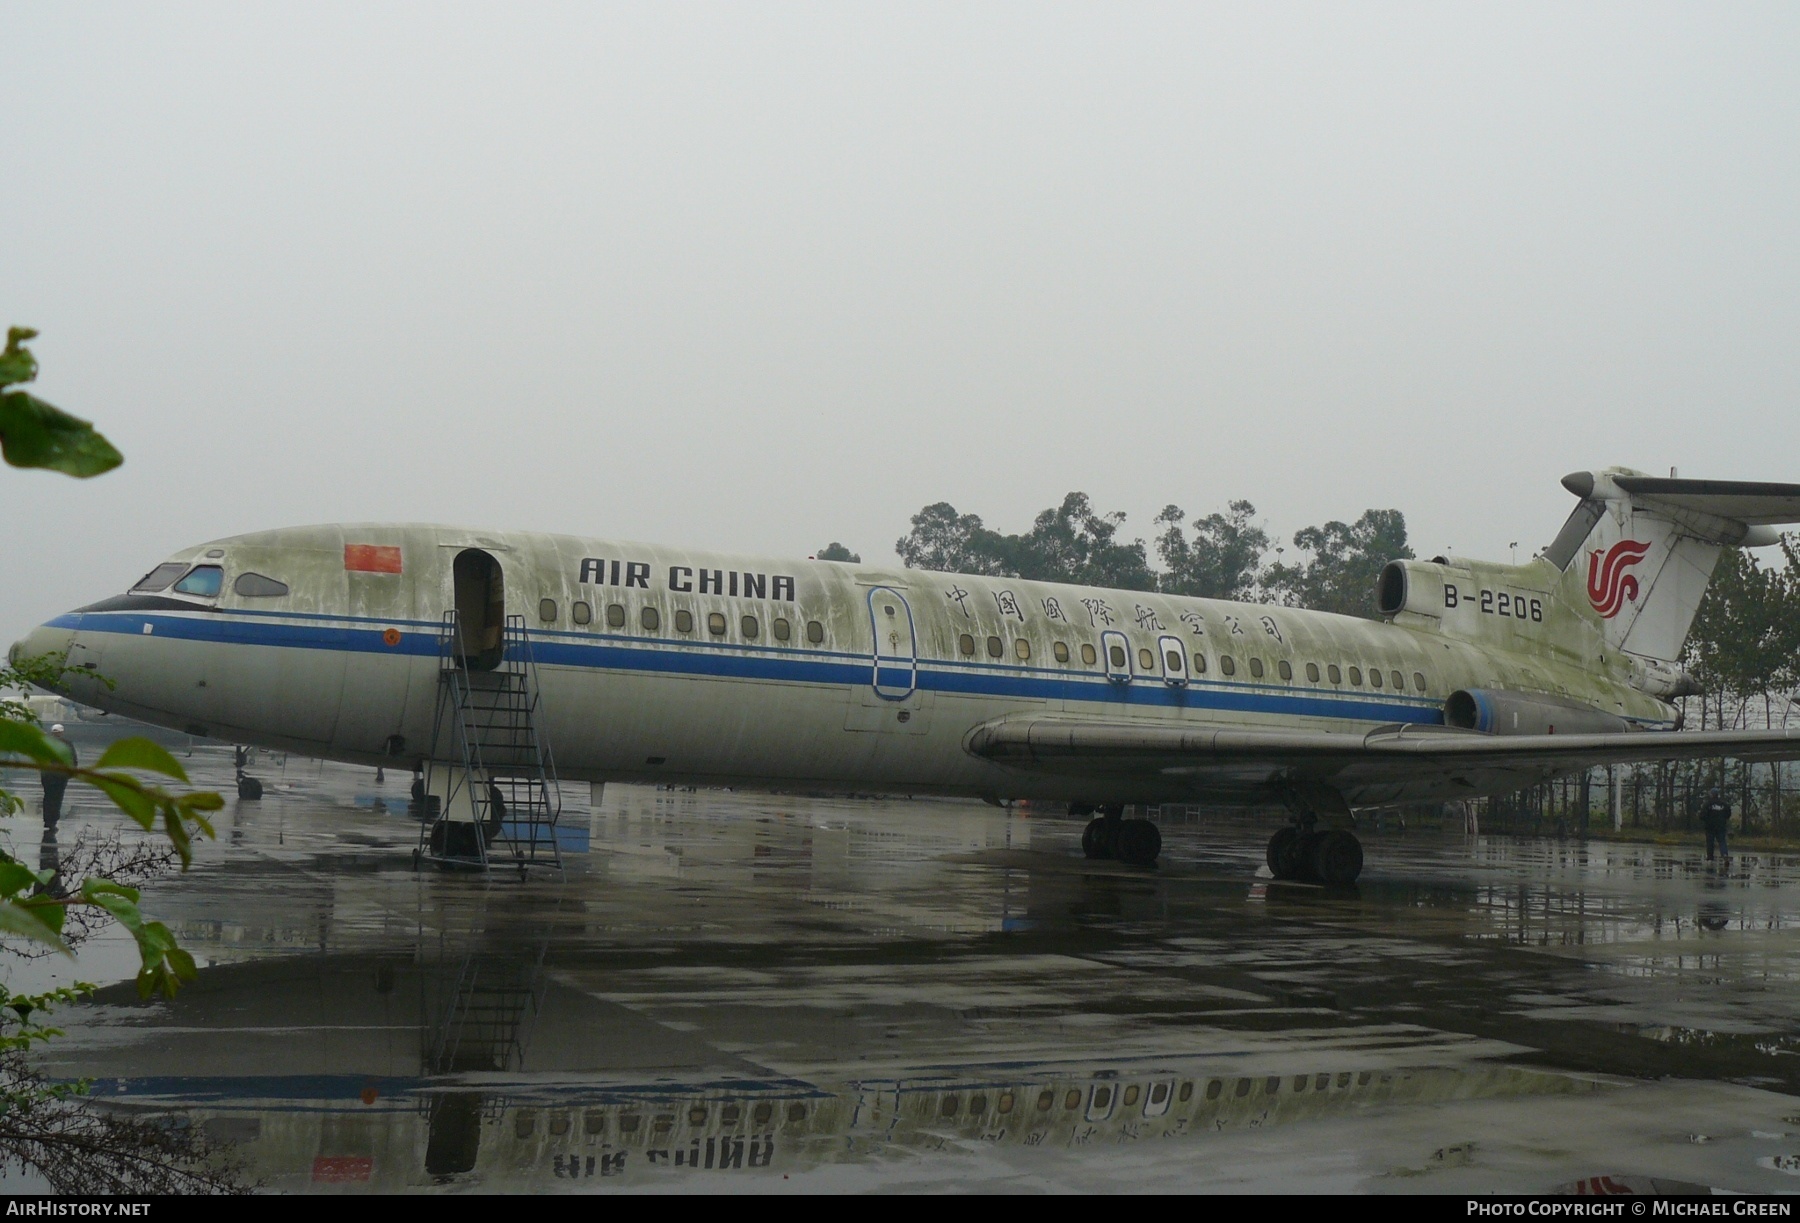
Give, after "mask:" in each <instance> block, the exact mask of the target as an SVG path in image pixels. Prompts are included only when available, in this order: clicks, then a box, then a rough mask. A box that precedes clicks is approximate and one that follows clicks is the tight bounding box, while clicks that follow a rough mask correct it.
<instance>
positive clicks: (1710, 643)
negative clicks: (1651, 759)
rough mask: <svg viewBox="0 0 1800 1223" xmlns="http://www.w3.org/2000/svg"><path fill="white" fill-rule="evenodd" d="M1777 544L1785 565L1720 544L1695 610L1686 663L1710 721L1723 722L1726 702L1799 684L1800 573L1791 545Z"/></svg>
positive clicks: (1786, 542) (1764, 694)
mask: <svg viewBox="0 0 1800 1223" xmlns="http://www.w3.org/2000/svg"><path fill="white" fill-rule="evenodd" d="M1782 548H1783V551H1784V552H1786V553H1788V564H1787V567H1786V568H1784V569H1776V568H1773V567H1770V568H1764V567H1763V565H1762V564H1761V563H1760V562H1759V561H1758V560H1757V559H1756V557H1755V556H1753V555H1751V554H1750V553H1748V552H1744V551H1742V550H1741V549H1738V548H1727V549H1725V551H1724V553H1723V554H1722V555H1721V556H1720V557H1719V563H1718V565H1717V567H1715V568H1714V570H1713V576H1712V581H1711V582H1710V583H1709V584H1708V585H1707V588H1706V595H1705V597H1704V598H1702V599H1701V600H1700V607H1699V609H1698V611H1696V612H1695V614H1694V624H1693V627H1692V628H1691V629H1690V630H1689V631H1688V640H1687V645H1686V648H1685V651H1684V656H1683V662H1684V664H1685V665H1686V667H1687V668H1688V670H1689V671H1691V672H1692V673H1693V676H1694V678H1695V679H1696V680H1698V681H1699V682H1700V685H1701V687H1702V688H1703V689H1704V690H1705V692H1706V693H1707V696H1708V697H1709V698H1710V699H1711V701H1712V703H1713V717H1714V719H1715V724H1718V725H1723V724H1724V722H1725V703H1726V701H1727V699H1734V700H1736V701H1738V702H1739V703H1740V704H1742V703H1744V702H1748V701H1750V700H1753V699H1755V698H1758V697H1762V698H1765V699H1766V698H1767V697H1769V696H1770V695H1771V694H1772V693H1774V692H1778V691H1786V690H1788V689H1791V688H1792V687H1794V685H1795V684H1796V682H1800V672H1797V669H1796V668H1797V665H1800V664H1797V663H1796V655H1797V654H1800V578H1797V576H1796V574H1797V573H1800V570H1797V568H1796V565H1795V557H1794V555H1793V545H1792V543H1791V542H1790V541H1789V540H1787V539H1786V538H1784V539H1783V541H1782Z"/></svg>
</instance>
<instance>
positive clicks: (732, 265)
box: [0, 0, 1800, 644]
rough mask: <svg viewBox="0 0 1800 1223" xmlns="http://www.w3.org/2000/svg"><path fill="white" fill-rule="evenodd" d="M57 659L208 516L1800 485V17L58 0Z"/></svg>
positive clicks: (40, 174) (665, 524)
mask: <svg viewBox="0 0 1800 1223" xmlns="http://www.w3.org/2000/svg"><path fill="white" fill-rule="evenodd" d="M0 20H4V23H5V28H6V31H7V35H6V40H5V52H6V54H5V67H4V71H0V113H3V114H5V115H6V116H7V131H6V141H5V148H6V153H5V159H6V167H7V169H6V181H7V186H6V190H5V191H4V193H3V194H0V219H3V220H4V225H5V231H4V241H5V247H4V252H5V253H4V257H3V258H0V323H4V322H10V323H20V324H29V325H32V326H35V327H37V328H39V329H40V330H41V331H42V332H43V336H42V338H41V339H39V340H38V341H37V342H36V345H35V348H36V352H37V354H38V357H39V359H40V361H41V362H42V364H43V367H44V373H43V375H42V377H41V378H40V380H39V382H38V384H37V387H36V390H37V391H38V393H39V394H41V395H42V396H43V397H44V398H46V399H48V400H50V401H51V402H52V403H55V404H57V405H59V406H61V407H63V408H65V409H67V410H69V411H72V412H75V413H77V414H79V415H82V416H87V417H90V418H92V419H94V420H96V421H97V422H99V423H100V425H101V426H102V428H103V429H104V430H105V432H106V433H107V434H108V435H109V436H110V437H111V438H112V439H113V441H114V442H115V443H117V444H118V445H119V447H120V448H121V449H122V450H123V451H124V452H125V454H126V456H127V461H126V465H125V466H124V467H123V468H122V469H121V470H119V471H117V472H115V473H113V474H111V475H108V476H104V477H102V478H100V479H97V480H93V481H87V482H75V481H70V480H68V479H66V478H64V477H59V476H52V475H48V474H44V473H37V472H19V471H15V470H12V469H4V470H0V520H3V521H4V522H5V523H6V526H7V530H6V533H5V540H4V543H3V544H0V556H3V558H4V559H3V561H0V564H3V568H0V644H3V642H4V641H5V640H10V639H11V637H12V636H13V635H16V634H17V633H18V632H19V631H22V630H23V629H24V628H25V627H27V626H28V625H30V624H32V623H35V622H37V621H40V620H42V619H44V618H46V617H48V616H50V615H52V614H54V613H56V612H58V611H60V610H63V609H66V608H68V607H70V606H73V605H76V604H79V603H84V602H88V601H90V600H93V599H96V598H100V597H102V596H105V595H107V594H110V593H115V592H117V591H119V590H120V589H122V588H123V587H124V586H125V585H127V584H128V583H129V582H131V581H132V580H133V579H135V578H136V577H137V576H138V575H139V574H141V573H142V572H143V571H144V570H146V569H148V568H150V567H151V565H153V564H154V563H155V562H156V561H157V560H158V559H159V558H161V557H162V555H163V554H164V553H166V552H168V551H170V550H172V549H175V548H177V547H181V546H184V545H186V544H190V543H194V542H198V541H201V540H205V539H210V538H214V537H218V536H225V535H230V534H234V533H237V532H241V531H247V530H255V529H261V528H266V527H274V526H282V525H291V524H298V523H308V522H321V521H327V522H329V521H368V520H407V521H446V522H457V523H469V524H477V525H484V526H491V527H515V528H530V529H537V530H548V531H562V532H569V533H575V534H593V535H603V536H622V537H627V538H634V539H644V540H653V541H660V542H668V543H687V544H693V545H696V546H712V547H720V548H731V549H746V550H757V551H764V552H770V553H775V554H790V555H794V556H805V555H807V554H808V553H810V552H812V551H814V550H816V549H817V548H819V547H821V546H823V545H824V544H825V543H826V542H827V541H829V540H832V539H841V540H843V541H844V542H845V543H847V544H849V545H850V546H852V547H854V548H857V549H859V550H860V551H861V552H862V554H863V556H864V558H865V560H883V561H886V562H889V563H893V552H892V547H893V541H894V540H895V539H896V538H897V537H899V536H900V535H901V534H902V533H903V532H904V531H905V529H906V526H907V520H908V518H909V516H910V515H911V514H912V513H913V512H915V511H916V510H917V509H918V508H919V507H920V506H921V505H924V504H926V503H928V502H932V501H938V500H944V499H948V500H950V501H952V502H953V503H954V504H955V505H956V506H957V507H958V508H959V509H961V510H964V511H973V512H975V513H979V514H981V515H982V516H983V517H984V518H985V519H986V520H987V521H988V523H989V524H990V525H992V526H995V527H998V528H1001V529H1006V530H1018V529H1022V528H1023V527H1024V526H1026V525H1027V523H1028V522H1029V520H1030V517H1031V515H1032V514H1033V513H1034V512H1036V511H1037V510H1039V509H1041V508H1043V507H1045V506H1048V505H1051V504H1053V503H1055V502H1056V501H1058V500H1059V499H1060V498H1061V497H1062V495H1063V494H1064V493H1065V492H1067V491H1069V490H1070V489H1081V490H1085V491H1086V492H1088V493H1090V494H1091V495H1092V496H1093V497H1094V499H1095V501H1096V502H1097V503H1098V504H1099V505H1100V506H1102V507H1105V508H1109V509H1123V510H1125V511H1127V512H1128V514H1129V516H1130V517H1129V521H1128V523H1127V528H1128V532H1129V533H1134V534H1142V535H1144V536H1146V537H1148V536H1149V535H1150V534H1151V533H1152V528H1151V522H1150V520H1151V518H1152V517H1153V516H1154V515H1155V513H1156V512H1157V510H1158V509H1160V508H1161V507H1162V506H1163V505H1164V504H1166V503H1169V502H1175V503H1177V504H1179V505H1181V506H1183V507H1185V508H1187V509H1188V510H1189V511H1190V512H1191V513H1202V514H1203V513H1206V512H1209V511H1211V510H1213V509H1216V508H1218V507H1220V506H1222V505H1223V504H1224V503H1225V502H1226V501H1228V500H1231V499H1234V498H1248V499H1250V500H1251V501H1253V502H1255V504H1256V506H1257V509H1258V511H1259V512H1260V514H1261V516H1262V517H1263V518H1264V519H1265V520H1266V522H1267V524H1268V525H1269V526H1270V528H1271V529H1273V530H1275V531H1277V532H1279V533H1280V534H1281V535H1283V536H1287V535H1291V534H1292V532H1293V531H1294V530H1296V529H1297V528H1299V527H1302V526H1305V525H1307V524H1309V523H1314V522H1319V521H1323V520H1325V519H1328V518H1346V519H1347V518H1351V517H1354V516H1355V515H1356V514H1358V513H1360V512H1361V511H1362V510H1363V509H1365V508H1368V507H1371V506H1380V507H1390V506H1391V507H1395V508H1399V509H1401V510H1403V511H1404V512H1405V513H1406V516H1407V521H1408V524H1409V525H1410V527H1411V528H1412V533H1413V538H1414V542H1415V547H1417V548H1418V549H1419V550H1420V552H1421V554H1425V555H1429V554H1430V553H1431V552H1433V551H1437V550H1439V549H1443V548H1446V547H1449V548H1454V549H1455V550H1457V551H1459V552H1462V553H1465V554H1468V555H1474V556H1483V555H1485V556H1488V557H1494V558H1499V559H1504V558H1505V557H1506V555H1507V545H1508V544H1509V543H1511V542H1512V541H1514V540H1518V541H1520V543H1521V545H1522V546H1521V548H1520V554H1521V556H1523V555H1525V554H1527V553H1528V552H1529V551H1530V550H1531V549H1532V548H1533V547H1536V546H1538V545H1541V544H1543V543H1545V542H1547V541H1548V540H1549V538H1550V537H1551V536H1552V535H1553V534H1554V533H1555V530H1556V528H1557V526H1558V525H1559V524H1560V522H1561V520H1562V518H1563V516H1564V514H1565V513H1566V512H1567V510H1568V508H1569V505H1570V499H1569V497H1568V495H1567V494H1566V493H1565V492H1563V491H1562V489H1560V488H1559V487H1558V485H1557V480H1558V478H1559V477H1561V476H1562V475H1563V474H1564V473H1565V472H1568V471H1571V470H1576V469H1580V468H1587V467H1597V466H1603V465H1606V464H1610V463H1624V464H1628V465H1631V466H1635V467H1640V468H1643V469H1646V470H1650V471H1654V472H1658V473H1666V471H1667V469H1668V468H1669V467H1670V466H1671V465H1677V464H1678V465H1679V466H1680V468H1681V472H1682V474H1683V475H1693V476H1700V475H1705V476H1715V477H1730V478H1755V479H1777V480H1800V412H1796V410H1795V408H1796V403H1797V396H1796V392H1797V391H1800V302H1797V294H1800V155H1797V154H1800V70H1797V68H1796V64H1797V63H1800V6H1795V5H1793V4H1783V5H1754V4H1731V5H1719V4H1706V5H1703V4H1692V5H1682V6H1670V5H1652V4H1644V3H1632V4H1627V5H1617V6H1600V5H1585V6H1584V5H1575V4H1568V3H1557V4H1553V5H1547V6H1542V7H1532V6H1528V5H1523V4H1516V3H1507V4H1495V5H1488V6H1481V5H1475V4H1425V5H1386V6H1383V5H1376V4H1363V3H1359V4H1354V5H1351V4H1345V5H1338V6H1293V7H1284V6H1279V5H1275V4H1256V5H1244V4H1231V5H1217V6H1203V5H1198V4H1181V5H1175V6H1168V7H1162V6H1153V5H1124V4H1117V3H1108V4H1094V5H1054V4H1046V3H1031V4H1022V5H999V4H969V3H956V4H949V5H930V4H923V3H908V4H904V5H889V6H876V5H855V4H843V3H834V4H822V5H817V6H795V5H776V4H733V5H725V6H707V5H700V4H681V5H669V4H647V5H602V4H593V3H584V4H572V5H554V4H508V5H500V4H492V3H490V4H486V5H453V4H446V3H432V4H428V5H401V4H368V3H357V4H343V5H328V4H320V3H307V4H303V5H302V4H293V5H281V4H273V3H266V4H253V5H246V4H220V5H200V6H195V5H179V4H171V3H158V4H155V5H144V4H126V5H104V4H83V5H72V4H66V3H19V2H18V0H3V2H0Z"/></svg>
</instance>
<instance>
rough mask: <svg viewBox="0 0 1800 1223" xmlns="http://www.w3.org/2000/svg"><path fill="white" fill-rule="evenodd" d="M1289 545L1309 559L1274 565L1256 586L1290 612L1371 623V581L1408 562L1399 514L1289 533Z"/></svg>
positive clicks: (1366, 514)
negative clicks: (1306, 609)
mask: <svg viewBox="0 0 1800 1223" xmlns="http://www.w3.org/2000/svg"><path fill="white" fill-rule="evenodd" d="M1294 546H1295V547H1296V548H1299V549H1300V550H1301V551H1302V552H1304V553H1306V554H1308V559H1306V560H1305V561H1303V562H1298V563H1295V564H1292V565H1287V564H1281V563H1276V564H1274V565H1271V566H1269V568H1268V570H1267V571H1266V572H1265V573H1264V574H1263V575H1262V578H1261V579H1260V584H1261V585H1262V587H1263V588H1264V589H1265V590H1266V591H1268V592H1269V594H1270V595H1272V596H1273V597H1274V598H1275V599H1276V601H1277V602H1280V603H1284V604H1286V605H1287V606H1289V607H1310V608H1314V609H1316V610H1318V611H1328V612H1338V613H1340V614H1343V615H1347V616H1363V617H1365V618H1372V617H1373V614H1374V610H1375V579H1376V578H1377V577H1379V576H1380V574H1381V569H1382V566H1384V565H1386V564H1387V563H1388V562H1389V561H1392V560H1411V559H1412V555H1413V551H1412V549H1411V548H1410V547H1408V546H1407V543H1406V516H1405V515H1404V514H1402V513H1401V512H1400V511H1399V510H1364V511H1363V515H1362V517H1361V518H1358V519H1357V520H1356V521H1355V522H1354V523H1342V522H1328V523H1326V524H1325V525H1324V526H1317V527H1306V528H1304V529H1302V530H1300V531H1297V532H1295V533H1294Z"/></svg>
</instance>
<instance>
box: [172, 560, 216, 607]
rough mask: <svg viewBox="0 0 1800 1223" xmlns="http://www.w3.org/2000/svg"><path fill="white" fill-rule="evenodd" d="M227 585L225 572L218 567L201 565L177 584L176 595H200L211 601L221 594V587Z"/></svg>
mask: <svg viewBox="0 0 1800 1223" xmlns="http://www.w3.org/2000/svg"><path fill="white" fill-rule="evenodd" d="M224 584H225V571H224V570H223V569H221V568H219V567H218V566H217V565H201V566H199V567H197V568H196V569H194V571H193V572H191V573H189V574H188V575H187V576H186V577H184V578H182V579H181V580H180V581H179V582H177V583H175V593H176V594H183V595H199V596H201V597H202V598H206V599H210V598H213V597H215V596H216V595H217V594H218V593H219V587H221V586H223V585H224Z"/></svg>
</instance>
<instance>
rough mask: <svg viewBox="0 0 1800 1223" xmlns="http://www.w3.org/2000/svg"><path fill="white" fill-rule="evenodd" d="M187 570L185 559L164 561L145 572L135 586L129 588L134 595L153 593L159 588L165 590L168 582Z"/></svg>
mask: <svg viewBox="0 0 1800 1223" xmlns="http://www.w3.org/2000/svg"><path fill="white" fill-rule="evenodd" d="M186 572H187V562H186V561H165V562H164V563H163V564H160V565H158V566H157V567H156V568H154V569H152V570H151V571H150V572H149V573H146V574H145V575H144V576H143V578H142V579H141V580H139V582H138V584H137V585H136V586H133V587H132V588H131V593H132V594H134V595H147V594H154V593H156V592H157V591H159V590H167V589H168V586H169V583H170V582H173V581H174V580H175V579H176V578H178V577H180V576H181V575H182V574H184V573H186Z"/></svg>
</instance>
